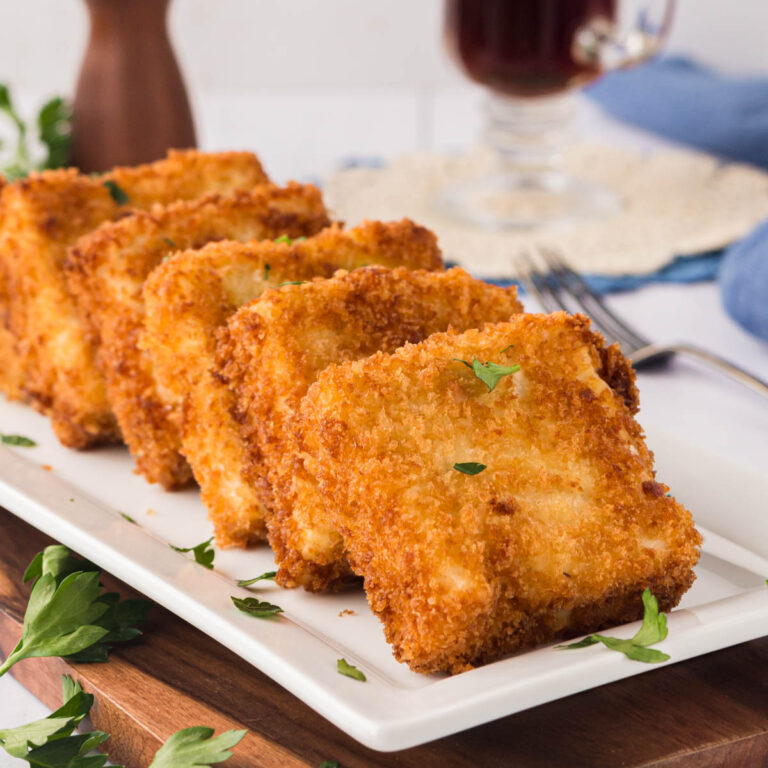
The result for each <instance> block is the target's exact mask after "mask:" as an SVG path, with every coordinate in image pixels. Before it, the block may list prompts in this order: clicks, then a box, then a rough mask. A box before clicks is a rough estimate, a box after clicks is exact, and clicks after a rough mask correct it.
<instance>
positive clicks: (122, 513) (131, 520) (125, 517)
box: [120, 512, 138, 525]
mask: <svg viewBox="0 0 768 768" xmlns="http://www.w3.org/2000/svg"><path fill="white" fill-rule="evenodd" d="M120 517H122V518H123V520H127V521H128V522H129V523H133V524H134V525H138V523H137V522H136V521H135V520H134V519H133V518H132V517H131V516H130V515H128V514H126V513H125V512H121V513H120Z"/></svg>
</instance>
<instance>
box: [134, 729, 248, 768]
mask: <svg viewBox="0 0 768 768" xmlns="http://www.w3.org/2000/svg"><path fill="white" fill-rule="evenodd" d="M246 733H248V731H234V730H233V731H224V733H220V734H219V735H218V736H214V735H213V734H214V730H213V728H205V727H203V726H201V725H196V726H192V727H191V728H184V729H183V730H181V731H177V732H176V733H174V734H173V736H171V737H170V738H169V739H168V741H166V742H165V744H163V746H162V747H160V749H158V750H157V752H156V753H155V757H154V759H153V760H152V762H151V763H150V764H149V768H201V767H202V766H206V765H213V764H214V763H223V762H224V761H225V760H228V759H229V758H230V757H232V753H231V752H230V751H229V750H230V749H232V747H235V746H237V744H239V743H240V741H241V739H242V738H243V736H245V734H246Z"/></svg>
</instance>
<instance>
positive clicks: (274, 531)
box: [218, 267, 520, 591]
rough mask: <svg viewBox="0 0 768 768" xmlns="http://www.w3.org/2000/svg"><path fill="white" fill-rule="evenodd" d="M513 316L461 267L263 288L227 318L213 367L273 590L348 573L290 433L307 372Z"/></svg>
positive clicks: (509, 299) (512, 299)
mask: <svg viewBox="0 0 768 768" xmlns="http://www.w3.org/2000/svg"><path fill="white" fill-rule="evenodd" d="M519 311H520V304H519V302H518V300H517V292H516V290H515V288H514V287H511V288H501V287H499V286H495V285H489V284H487V283H484V282H482V281H480V280H475V279H474V278H472V277H471V276H470V275H468V274H467V273H466V272H464V271H463V270H461V269H451V270H448V271H447V272H426V271H409V270H407V269H403V268H399V269H393V270H389V269H383V268H380V267H366V268H363V269H358V270H355V271H354V272H348V273H345V272H341V273H339V274H338V275H336V276H335V277H333V278H332V279H330V280H315V281H313V282H311V283H305V284H301V285H286V286H284V287H283V288H280V289H278V290H274V291H267V292H266V293H265V294H263V295H262V296H261V298H259V299H257V300H256V301H253V302H251V303H250V304H246V305H245V306H244V307H243V308H242V309H240V310H239V311H238V313H237V314H236V315H234V317H232V319H231V320H230V321H229V324H228V326H227V329H226V331H223V332H222V334H221V336H222V338H221V342H220V345H219V349H218V363H219V366H220V367H219V370H220V372H221V374H222V375H223V376H224V378H225V379H227V381H228V382H229V383H230V386H231V387H232V389H233V391H234V392H235V395H236V399H237V409H236V415H237V418H238V421H239V423H240V428H241V434H242V437H243V439H244V441H245V444H246V446H247V449H248V464H247V477H248V478H249V479H250V481H251V482H252V483H253V484H254V487H256V488H257V489H258V490H260V492H261V493H262V500H263V503H264V504H265V506H266V507H267V508H268V513H267V528H268V533H269V542H270V544H271V545H272V548H273V549H274V551H275V556H276V559H277V562H278V564H279V566H280V567H279V572H278V576H277V580H278V582H279V583H280V584H281V585H283V586H287V587H295V586H303V587H305V588H306V589H309V590H314V591H319V590H326V589H335V588H338V587H340V586H342V585H344V584H345V583H346V582H348V581H349V580H350V578H351V577H352V574H351V571H350V570H349V566H348V564H347V561H346V557H345V554H344V546H343V542H342V539H341V536H340V535H339V534H338V532H337V530H336V528H335V527H334V525H332V524H330V523H329V520H328V518H327V515H326V514H325V512H324V510H323V508H322V504H320V500H319V497H318V494H317V489H316V487H315V483H314V479H313V477H312V476H311V475H310V474H308V473H307V472H306V471H305V470H304V466H303V461H302V454H301V451H300V450H299V447H298V443H297V441H296V436H295V432H294V429H295V426H296V424H295V417H296V413H297V410H298V407H299V404H300V402H301V398H302V397H303V396H304V395H305V394H306V392H307V390H308V389H309V387H310V385H311V384H312V383H313V382H314V381H315V379H316V378H317V376H318V375H319V374H320V373H321V372H322V371H323V370H324V369H325V368H326V367H327V366H328V365H331V364H332V363H340V362H344V361H346V360H358V359H360V358H364V357H368V356H369V355H372V354H373V353H375V352H377V351H378V350H384V351H386V352H393V351H394V350H395V349H397V348H398V347H400V346H402V345H403V344H406V343H408V342H417V341H421V340H423V339H425V338H426V337H427V336H429V335H430V334H432V333H436V332H438V331H444V330H446V329H447V328H449V327H454V328H456V329H458V330H466V329H467V328H476V327H480V326H482V325H483V323H485V322H486V321H499V320H506V319H508V318H509V317H510V316H511V315H513V314H514V313H516V312H519Z"/></svg>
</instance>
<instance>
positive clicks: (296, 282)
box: [277, 280, 307, 288]
mask: <svg viewBox="0 0 768 768" xmlns="http://www.w3.org/2000/svg"><path fill="white" fill-rule="evenodd" d="M306 282H307V281H306V280H286V281H285V282H284V283H278V284H277V287H278V288H282V287H283V286H284V285H303V284H304V283H306Z"/></svg>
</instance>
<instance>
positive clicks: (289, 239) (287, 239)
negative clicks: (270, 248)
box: [275, 235, 307, 245]
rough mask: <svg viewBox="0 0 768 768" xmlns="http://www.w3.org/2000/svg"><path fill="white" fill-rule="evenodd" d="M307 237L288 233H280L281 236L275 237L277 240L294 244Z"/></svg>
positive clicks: (301, 241) (277, 241)
mask: <svg viewBox="0 0 768 768" xmlns="http://www.w3.org/2000/svg"><path fill="white" fill-rule="evenodd" d="M306 239H307V238H306V237H288V235H280V237H276V238H275V242H276V243H285V244H286V245H293V244H294V243H303V242H304V241H305V240H306Z"/></svg>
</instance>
